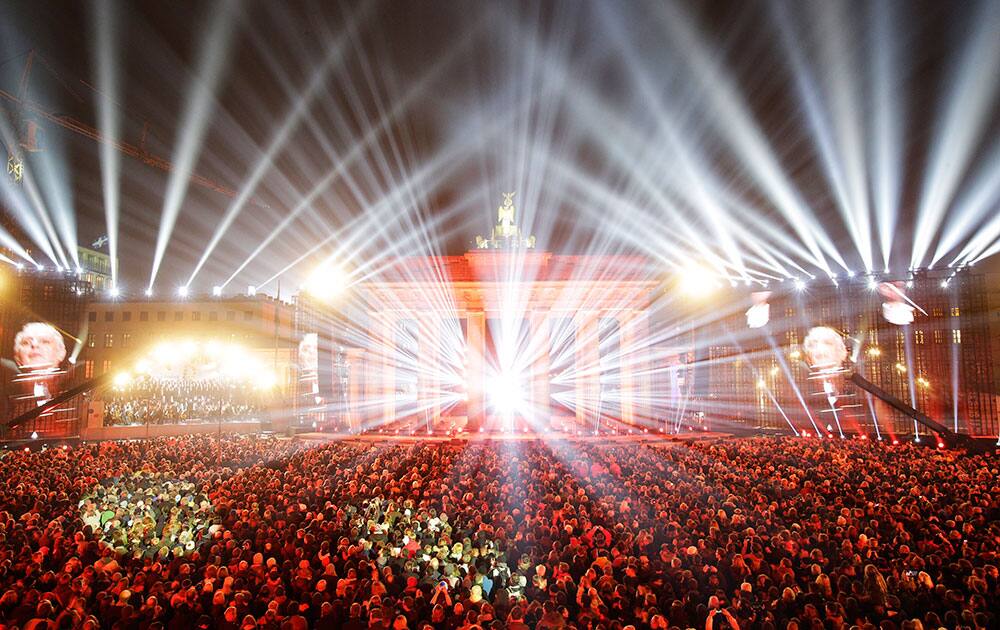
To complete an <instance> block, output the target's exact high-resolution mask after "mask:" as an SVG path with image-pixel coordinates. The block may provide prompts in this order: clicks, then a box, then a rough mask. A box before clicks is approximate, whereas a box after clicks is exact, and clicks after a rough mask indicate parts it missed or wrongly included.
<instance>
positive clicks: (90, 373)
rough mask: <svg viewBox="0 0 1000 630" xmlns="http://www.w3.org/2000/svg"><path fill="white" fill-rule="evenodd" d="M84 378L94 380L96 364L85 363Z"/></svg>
mask: <svg viewBox="0 0 1000 630" xmlns="http://www.w3.org/2000/svg"><path fill="white" fill-rule="evenodd" d="M83 378H94V362H93V361H84V362H83Z"/></svg>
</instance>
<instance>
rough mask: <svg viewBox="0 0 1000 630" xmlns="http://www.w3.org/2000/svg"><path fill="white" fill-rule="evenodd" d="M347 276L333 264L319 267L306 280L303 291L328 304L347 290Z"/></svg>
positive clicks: (341, 268)
mask: <svg viewBox="0 0 1000 630" xmlns="http://www.w3.org/2000/svg"><path fill="white" fill-rule="evenodd" d="M349 280H350V279H349V276H348V274H347V273H346V272H345V271H344V269H343V267H341V266H340V265H337V264H335V263H327V264H324V265H320V266H319V267H318V268H317V269H316V270H315V271H313V272H312V274H310V276H309V279H308V280H306V284H305V287H304V288H305V290H306V292H307V293H309V294H310V295H312V296H313V297H315V298H317V299H319V300H321V301H323V302H329V301H331V300H333V299H335V298H337V297H339V296H340V295H341V294H342V293H343V292H344V290H345V289H346V288H347V285H348V283H349Z"/></svg>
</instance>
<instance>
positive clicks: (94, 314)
mask: <svg viewBox="0 0 1000 630" xmlns="http://www.w3.org/2000/svg"><path fill="white" fill-rule="evenodd" d="M87 321H91V322H96V321H97V311H90V312H89V313H87Z"/></svg>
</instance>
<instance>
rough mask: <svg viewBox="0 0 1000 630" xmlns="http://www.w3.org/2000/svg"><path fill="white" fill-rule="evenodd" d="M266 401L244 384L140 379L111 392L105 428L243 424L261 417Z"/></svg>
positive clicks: (264, 396)
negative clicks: (178, 423) (144, 425)
mask: <svg viewBox="0 0 1000 630" xmlns="http://www.w3.org/2000/svg"><path fill="white" fill-rule="evenodd" d="M265 399H266V392H265V391H262V390H261V389H259V388H257V387H255V386H254V385H253V384H252V383H249V382H247V381H244V380H225V379H203V380H192V379H179V378H153V377H150V376H140V377H138V378H136V379H135V380H133V381H131V382H130V383H128V384H127V385H122V386H117V387H114V388H112V389H110V390H108V392H107V394H106V395H105V400H104V424H105V426H114V425H129V424H174V423H177V422H186V421H206V422H217V421H219V420H242V419H248V418H252V417H254V416H256V415H257V414H259V413H260V411H261V410H262V409H263V408H264V406H265Z"/></svg>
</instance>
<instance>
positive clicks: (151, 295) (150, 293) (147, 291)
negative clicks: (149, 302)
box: [145, 287, 153, 297]
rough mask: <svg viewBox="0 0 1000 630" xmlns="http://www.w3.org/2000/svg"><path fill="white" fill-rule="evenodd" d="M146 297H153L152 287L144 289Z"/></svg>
mask: <svg viewBox="0 0 1000 630" xmlns="http://www.w3.org/2000/svg"><path fill="white" fill-rule="evenodd" d="M145 294H146V297H153V287H149V288H147V289H146V291H145Z"/></svg>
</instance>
